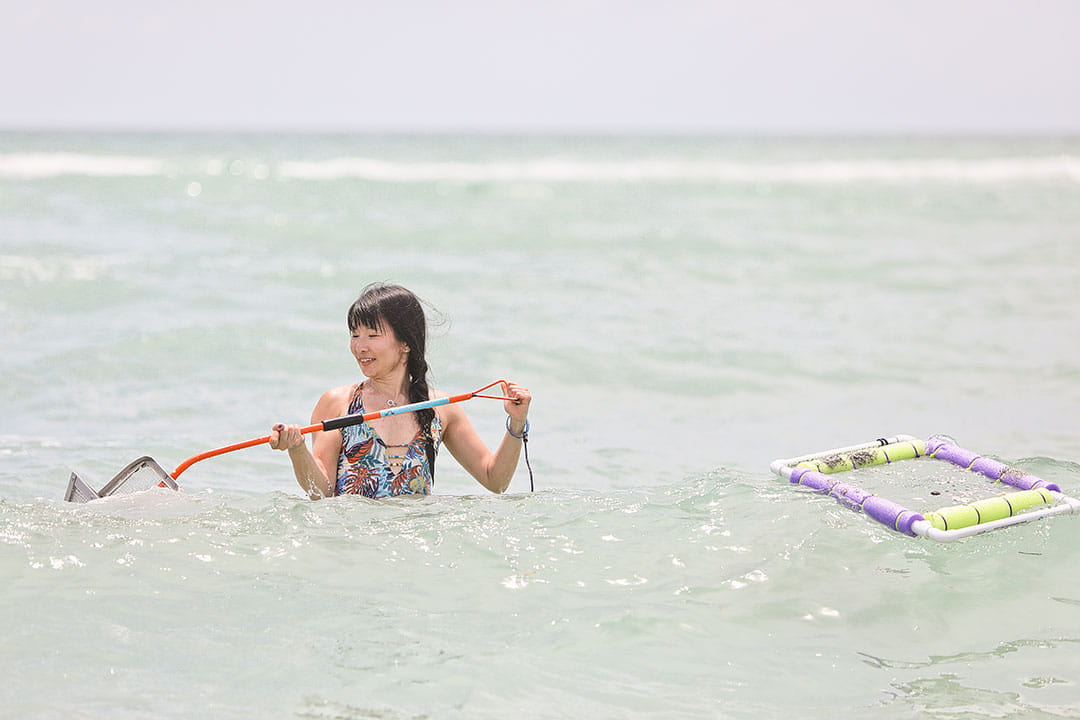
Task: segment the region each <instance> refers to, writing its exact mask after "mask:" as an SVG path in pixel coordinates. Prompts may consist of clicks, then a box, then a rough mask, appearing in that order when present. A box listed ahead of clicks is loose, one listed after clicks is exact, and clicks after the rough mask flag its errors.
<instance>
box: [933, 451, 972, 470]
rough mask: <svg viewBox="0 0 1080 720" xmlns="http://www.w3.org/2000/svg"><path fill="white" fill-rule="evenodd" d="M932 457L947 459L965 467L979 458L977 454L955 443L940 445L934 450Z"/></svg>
mask: <svg viewBox="0 0 1080 720" xmlns="http://www.w3.org/2000/svg"><path fill="white" fill-rule="evenodd" d="M934 457H935V458H937V459H938V460H948V461H949V462H951V463H952V464H954V465H959V466H960V467H962V468H965V469H966V468H969V467H971V464H972V463H973V462H975V461H976V460H978V459H979V454H978V453H973V452H971V451H970V450H965V449H964V448H961V447H956V446H955V445H942V446H940V447H939V448H938V449H937V450H935V451H934Z"/></svg>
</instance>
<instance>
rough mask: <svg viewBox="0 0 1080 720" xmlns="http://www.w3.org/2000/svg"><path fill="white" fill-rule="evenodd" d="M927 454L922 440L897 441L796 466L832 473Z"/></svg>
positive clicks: (827, 473)
mask: <svg viewBox="0 0 1080 720" xmlns="http://www.w3.org/2000/svg"><path fill="white" fill-rule="evenodd" d="M925 454H926V446H925V445H924V443H923V442H922V440H916V441H914V442H902V443H895V444H893V445H885V446H883V447H873V448H865V449H863V450H854V451H852V452H847V453H838V454H834V455H825V456H822V457H819V458H814V459H813V460H806V461H805V462H801V463H799V464H798V465H796V467H806V468H810V469H812V470H817V471H818V472H819V473H825V474H826V475H830V474H832V473H838V472H845V471H847V470H854V469H855V468H862V467H870V466H871V465H884V464H885V463H889V462H896V461H897V460H910V459H911V458H917V457H920V456H921V455H925Z"/></svg>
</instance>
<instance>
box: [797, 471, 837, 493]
mask: <svg viewBox="0 0 1080 720" xmlns="http://www.w3.org/2000/svg"><path fill="white" fill-rule="evenodd" d="M804 469H806V470H808V471H809V472H804V473H802V474H801V475H800V476H799V480H798V482H799V484H800V485H802V486H803V487H808V488H810V489H811V490H817V491H818V492H828V491H829V488H831V487H832V486H833V485H835V484H836V481H835V480H833V479H832V478H830V477H829V476H828V475H826V474H825V473H820V472H818V471H817V470H810V469H809V468H804ZM791 476H792V477H795V474H794V473H792V475H791Z"/></svg>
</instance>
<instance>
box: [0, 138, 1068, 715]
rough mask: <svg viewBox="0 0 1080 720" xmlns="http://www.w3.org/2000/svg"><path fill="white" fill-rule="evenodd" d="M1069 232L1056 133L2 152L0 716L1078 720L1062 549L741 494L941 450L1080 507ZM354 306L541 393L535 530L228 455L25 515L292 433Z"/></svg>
mask: <svg viewBox="0 0 1080 720" xmlns="http://www.w3.org/2000/svg"><path fill="white" fill-rule="evenodd" d="M1078 228H1080V140H1077V139H1068V138H1066V139H1048V138H1044V139H1008V138H992V139H973V138H969V139H928V138H927V139H873V138H862V139H844V138H832V139H817V140H800V139H732V138H632V137H622V138H600V137H592V138H540V137H528V138H521V137H452V136H448V137H436V136H428V137H375V136H304V135H295V136H287V135H286V136H256V135H241V136H226V135H220V136H219V135H132V134H127V135H76V134H72V135H42V134H14V133H8V134H2V135H0V337H2V342H3V345H2V350H0V377H2V378H3V380H2V383H0V578H2V579H3V581H4V587H5V592H4V593H3V595H2V598H0V623H2V625H0V629H2V630H3V634H4V637H5V642H4V643H3V644H2V645H0V672H2V673H3V675H4V676H5V677H6V678H7V680H8V682H7V683H5V684H4V686H3V688H2V689H0V708H2V709H0V716H7V717H20V718H46V717H65V718H67V717H102V716H109V717H117V718H143V717H190V716H196V715H197V716H205V717H221V718H232V717H236V718H247V717H273V718H276V717H281V718H293V717H300V718H374V717H377V718H422V717H428V718H496V717H505V716H507V715H512V716H516V717H527V718H564V717H587V716H592V717H605V718H606V717H611V718H638V717H640V718H645V717H649V718H654V717H671V718H701V717H717V718H727V717H732V718H742V717H751V716H753V717H778V716H795V717H811V718H813V717H835V716H837V715H850V716H857V717H869V716H878V717H888V718H908V717H940V718H1001V717H1013V716H1016V717H1020V716H1023V717H1025V718H1027V717H1048V718H1050V717H1080V579H1078V577H1080V574H1078V572H1077V561H1076V559H1075V550H1074V548H1075V547H1076V546H1077V544H1078V542H1080V518H1078V517H1075V516H1063V517H1060V518H1056V519H1053V520H1051V521H1047V522H1042V523H1034V524H1031V525H1027V526H1022V527H1018V528H1013V529H1010V530H1006V531H1002V532H997V533H992V534H990V535H986V536H981V537H977V538H973V539H969V540H966V541H964V542H961V543H958V544H955V545H938V544H933V543H929V542H927V541H920V540H912V539H909V538H906V537H903V536H899V535H897V534H895V533H892V532H890V531H888V530H886V529H884V528H883V527H881V526H878V525H877V524H875V523H873V522H872V521H870V520H868V519H867V518H866V517H864V516H861V515H857V514H855V513H852V512H850V511H847V510H844V509H843V508H841V507H839V506H838V505H837V504H836V503H834V502H833V501H831V500H829V499H826V498H821V497H817V496H813V495H808V494H806V493H804V492H800V491H798V490H795V489H793V488H791V487H788V486H786V484H785V483H784V482H782V481H780V480H778V479H777V478H776V477H775V476H773V475H771V474H770V473H769V470H768V467H769V463H770V462H771V461H772V460H773V459H775V458H778V457H788V456H793V455H799V454H802V453H806V452H810V451H814V450H820V449H824V448H829V447H836V446H841V445H848V444H852V443H855V442H860V441H863V440H868V439H872V438H875V437H879V436H882V435H889V434H895V433H910V434H913V435H917V436H921V437H926V436H928V435H930V434H932V433H938V432H945V433H948V434H950V435H952V436H953V437H954V438H956V439H957V441H958V442H959V443H960V444H961V445H963V446H965V447H968V448H971V449H973V450H977V451H980V452H983V453H986V454H988V455H991V456H993V457H996V458H999V459H1001V460H1004V461H1005V462H1008V463H1010V464H1013V465H1016V466H1019V467H1022V468H1024V469H1027V470H1029V471H1030V472H1033V473H1035V474H1038V475H1041V476H1043V477H1045V478H1047V479H1053V480H1055V481H1056V482H1058V483H1059V484H1060V485H1061V486H1062V488H1063V489H1065V490H1066V491H1071V492H1073V494H1076V493H1080V464H1078V461H1080V433H1078V432H1077V429H1076V423H1075V420H1076V418H1077V416H1078V410H1080V382H1078V381H1080V373H1078V371H1077V363H1076V355H1077V350H1078V342H1077V340H1076V322H1075V312H1076V308H1077V307H1080V289H1078V287H1080V285H1078V280H1080V270H1078V269H1077V268H1078V267H1080V235H1078V230H1077V229H1078ZM373 280H392V281H396V282H401V283H403V284H405V285H407V286H409V287H410V288H412V289H414V290H415V291H416V292H418V293H419V294H420V295H421V296H423V297H424V298H425V299H426V300H427V301H428V302H429V303H431V305H432V306H433V307H434V308H435V310H436V311H435V312H433V319H434V320H435V321H436V322H434V323H433V325H434V327H433V333H434V336H433V340H432V343H431V348H430V360H431V364H432V366H433V369H434V382H435V385H436V386H438V387H439V388H441V389H443V390H445V391H447V392H452V393H456V392H464V391H468V390H472V389H474V388H476V387H479V386H481V385H484V384H486V383H487V382H489V381H491V380H494V379H497V378H501V377H506V378H510V379H514V380H516V381H519V382H521V383H523V384H525V385H527V386H529V387H530V388H531V389H532V390H533V392H534V395H535V397H536V400H535V403H534V408H533V412H532V415H531V419H532V426H533V430H532V437H531V442H530V444H529V451H530V456H531V458H532V461H533V468H534V470H535V474H536V485H537V491H536V492H535V493H532V494H530V493H529V492H528V489H529V485H528V476H527V474H526V473H525V472H524V468H522V469H521V470H520V471H519V473H518V475H517V476H516V478H515V480H514V482H513V484H512V486H511V492H510V493H509V494H507V495H504V496H492V495H488V494H485V493H484V491H483V490H482V488H480V486H479V485H477V484H476V483H475V482H474V481H472V480H471V479H470V478H468V477H467V476H466V475H465V474H464V473H463V471H461V469H460V468H458V467H457V466H456V465H455V464H454V462H453V460H452V459H450V458H449V457H448V456H447V457H443V458H441V460H440V463H439V476H438V482H437V490H438V493H437V495H436V496H434V497H431V498H428V499H423V500H420V501H397V502H381V503H375V502H370V501H366V500H363V499H357V498H338V499H333V500H327V501H321V502H318V503H311V502H309V501H307V500H305V499H303V498H302V496H301V494H300V492H299V490H298V488H297V487H296V485H295V482H294V481H293V479H292V476H291V471H290V469H289V467H288V463H287V461H286V460H285V458H283V457H282V456H281V455H280V454H277V453H273V452H271V451H269V450H266V449H264V448H253V449H250V450H245V451H242V452H240V453H234V454H231V455H226V456H223V457H220V458H215V459H211V460H207V461H205V462H203V463H200V464H198V465H196V466H195V467H193V468H192V469H190V470H188V471H187V472H186V473H185V474H184V475H183V476H182V477H181V481H182V482H181V485H182V487H183V490H184V491H183V492H182V493H179V494H176V493H168V492H165V491H156V492H151V493H146V494H142V495H137V496H131V497H124V498H113V499H109V500H106V501H102V502H98V503H93V504H91V505H86V506H73V505H65V504H64V503H63V502H61V500H60V498H61V496H62V493H63V490H64V487H65V485H66V482H67V477H68V474H69V473H70V472H71V470H73V469H74V470H78V471H79V472H80V474H82V475H83V476H84V477H87V478H88V479H90V480H92V483H91V484H96V485H101V484H104V482H105V481H106V480H108V478H109V477H111V475H112V474H113V473H115V472H116V471H118V470H119V469H120V468H121V467H123V466H124V465H125V464H127V462H129V461H130V460H132V459H134V458H135V457H137V456H139V455H143V454H149V455H151V456H153V457H155V458H156V459H158V460H159V461H160V462H161V463H162V465H164V466H165V467H166V468H168V469H172V468H173V467H175V466H176V465H178V464H179V463H180V462H181V461H182V460H184V459H185V458H187V457H189V456H191V455H194V454H196V453H198V452H201V451H203V450H206V449H208V448H211V447H216V446H218V445H223V444H226V443H231V442H235V441H239V440H244V439H247V438H249V437H255V436H258V435H262V434H265V432H266V431H267V429H268V427H269V426H270V425H271V424H272V423H273V422H276V421H279V420H282V421H290V422H306V421H307V419H308V416H309V413H310V411H311V407H312V406H313V404H314V402H315V400H316V399H317V397H318V395H319V394H320V393H321V392H322V391H323V390H325V389H326V388H328V387H331V386H333V385H339V384H344V383H348V382H351V381H354V380H355V379H356V377H357V371H356V369H355V365H354V363H353V362H352V359H351V357H350V356H349V354H348V350H347V331H346V328H345V324H344V317H345V310H346V309H347V307H348V306H349V304H350V303H351V302H352V300H353V299H354V297H355V295H356V293H357V291H358V290H359V288H360V287H362V286H363V285H365V284H366V283H368V282H370V281H373ZM466 407H467V410H468V412H469V414H470V416H471V417H472V419H473V422H474V424H476V426H477V427H478V429H479V431H480V433H481V435H482V436H483V437H485V438H486V439H487V440H488V442H489V443H492V444H493V443H495V442H496V441H497V440H498V438H499V437H500V435H501V433H502V414H501V408H500V407H499V406H498V404H497V403H492V402H489V401H484V400H473V401H470V403H469V404H468V405H467V406H466ZM915 462H922V461H915ZM926 468H927V469H926V473H927V482H932V481H933V473H934V469H933V467H932V464H929V465H926ZM973 482H979V481H978V480H976V479H973ZM919 509H929V508H919Z"/></svg>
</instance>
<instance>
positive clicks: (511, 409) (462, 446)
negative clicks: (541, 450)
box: [441, 383, 532, 493]
mask: <svg viewBox="0 0 1080 720" xmlns="http://www.w3.org/2000/svg"><path fill="white" fill-rule="evenodd" d="M506 392H507V396H508V397H512V398H515V399H516V402H506V403H504V408H505V409H506V414H507V415H509V416H510V422H509V432H504V433H503V437H502V441H501V442H500V443H499V447H498V449H496V450H495V452H491V451H490V450H488V448H487V446H486V445H485V444H484V441H483V440H481V439H480V436H479V435H478V434H477V433H476V430H475V429H474V428H473V426H472V423H471V422H470V421H469V417H468V416H467V415H466V414H465V411H464V410H463V409H462V408H461V407H460V406H456V405H447V406H445V407H444V408H441V409H442V410H443V412H442V417H443V444H445V445H446V447H447V448H448V449H449V450H450V453H451V454H452V455H453V456H454V459H455V460H457V461H458V462H459V463H461V466H462V467H463V468H465V470H467V471H468V473H469V474H470V475H472V476H473V477H474V478H476V479H477V481H479V483H480V484H481V485H483V486H484V487H486V488H487V489H488V490H490V491H491V492H495V493H502V492H506V489H507V488H508V487H510V480H511V479H512V478H513V477H514V470H515V469H517V464H518V458H519V457H520V456H521V436H522V435H523V434H524V433H523V431H524V429H525V422H526V420H527V419H528V415H529V403H531V402H532V395H531V394H530V393H529V391H528V389H526V388H523V387H521V386H519V385H515V384H514V383H507V387H506ZM511 433H513V435H511ZM514 436H516V437H514Z"/></svg>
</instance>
